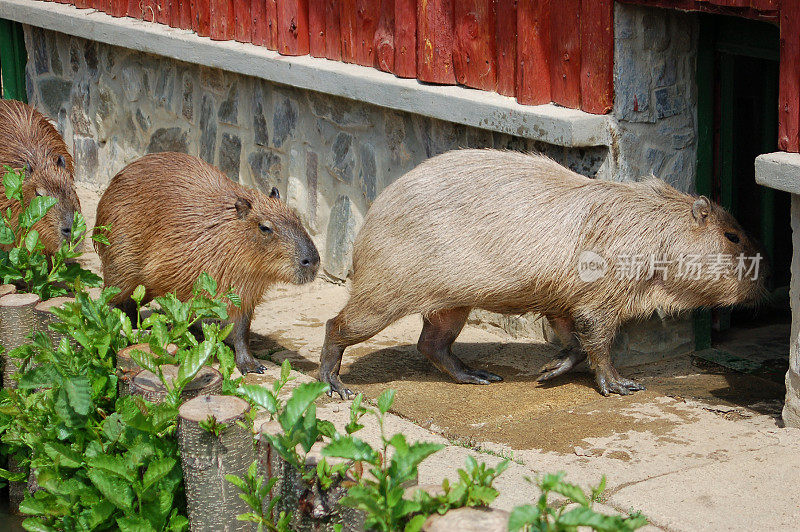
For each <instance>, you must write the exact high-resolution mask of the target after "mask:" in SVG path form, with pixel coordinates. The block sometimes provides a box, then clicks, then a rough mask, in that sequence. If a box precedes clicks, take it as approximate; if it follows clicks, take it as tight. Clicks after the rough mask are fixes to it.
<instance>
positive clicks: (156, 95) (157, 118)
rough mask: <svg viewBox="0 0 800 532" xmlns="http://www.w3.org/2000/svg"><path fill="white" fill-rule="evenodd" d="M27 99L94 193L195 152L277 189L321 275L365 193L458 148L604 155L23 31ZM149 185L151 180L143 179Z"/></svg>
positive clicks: (354, 224)
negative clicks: (159, 156)
mask: <svg viewBox="0 0 800 532" xmlns="http://www.w3.org/2000/svg"><path fill="white" fill-rule="evenodd" d="M25 35H26V46H27V48H28V56H29V59H30V60H29V64H28V71H27V74H28V93H29V94H28V99H29V101H30V102H31V103H32V104H33V105H35V106H36V107H38V108H39V109H41V110H42V111H44V112H45V113H47V114H48V115H49V116H50V117H51V118H53V119H54V120H56V121H57V124H58V129H59V131H60V132H61V133H62V134H63V135H64V137H65V139H66V141H67V145H68V146H70V147H71V149H72V150H73V153H74V155H75V160H76V172H77V176H76V178H77V179H78V180H80V181H83V182H89V183H91V184H92V185H94V186H95V187H96V188H97V189H98V190H102V189H104V188H105V185H106V184H107V183H108V181H109V180H110V179H111V177H113V176H114V175H115V174H116V173H117V172H118V171H119V170H121V169H122V168H123V167H124V166H125V165H126V164H128V163H130V162H131V161H133V160H134V159H136V158H138V157H140V156H142V155H144V154H146V153H149V152H158V151H180V152H186V153H190V154H192V155H198V156H200V157H202V158H203V159H205V160H206V161H208V162H210V163H212V164H215V165H217V166H218V167H219V168H220V169H221V170H222V171H223V172H225V173H226V174H227V175H228V176H229V177H230V178H231V179H233V180H235V181H239V182H240V183H242V184H244V185H246V186H249V187H257V188H259V189H261V190H265V191H268V190H270V188H271V187H272V186H277V187H278V189H279V190H280V191H281V194H282V196H283V197H285V198H286V199H287V202H288V203H289V204H290V205H291V206H293V207H294V208H296V209H297V211H298V212H299V214H300V216H301V218H302V219H303V221H304V223H305V224H306V227H307V228H308V229H309V232H310V234H311V235H312V238H313V239H314V241H315V243H316V244H317V246H318V247H319V248H320V252H321V254H322V258H323V265H324V268H325V271H326V273H327V274H328V275H330V276H331V277H334V278H337V279H344V278H345V277H346V276H347V273H348V270H349V269H350V249H351V244H352V241H353V238H354V237H355V234H356V232H357V230H358V228H359V226H360V223H361V221H362V219H363V216H364V214H365V213H366V211H367V209H368V208H369V205H370V203H371V202H372V201H373V200H374V198H375V196H376V195H377V194H378V193H379V192H380V191H381V190H382V189H383V188H384V187H386V186H387V185H388V184H389V183H391V182H392V181H394V180H395V179H397V178H398V177H399V176H400V175H402V174H404V173H405V172H407V171H408V170H410V169H411V168H413V167H414V166H416V165H417V164H419V163H420V162H422V161H423V160H425V159H427V158H428V157H431V156H433V155H436V154H439V153H442V152H444V151H447V150H450V149H454V148H459V147H495V148H504V149H514V150H538V151H542V152H545V153H547V154H548V155H550V156H551V157H553V158H554V159H556V160H558V161H560V162H562V163H564V164H567V165H569V166H570V167H571V168H573V169H574V170H576V171H578V172H580V173H583V174H585V175H588V176H592V177H596V176H597V174H598V172H600V171H601V168H603V169H606V168H608V166H609V165H608V164H605V163H606V159H607V157H608V152H609V150H608V149H606V148H604V147H598V148H587V149H566V148H563V147H559V146H553V145H548V144H542V143H539V142H534V141H531V140H528V139H523V138H518V137H512V136H509V135H506V134H501V133H496V132H492V131H487V130H481V129H475V128H470V127H466V126H461V125H458V124H453V123H450V122H443V121H440V120H435V119H430V118H427V117H423V116H419V115H412V114H408V113H401V112H395V111H392V110H388V109H384V108H380V107H377V106H373V105H368V104H363V103H360V102H356V101H352V100H347V99H343V98H338V97H333V96H329V95H325V94H321V93H316V92H311V91H306V90H299V89H295V88H293V87H289V86H283V85H278V84H275V83H270V82H267V81H263V80H259V79H255V78H250V77H246V76H242V75H238V74H232V73H229V72H224V71H222V70H218V69H211V68H206V67H202V66H198V65H194V64H188V63H182V62H179V61H175V60H171V59H168V58H164V57H159V56H154V55H149V54H145V53H140V52H136V51H132V50H128V49H124V48H118V47H113V46H109V45H104V44H100V43H97V42H94V41H88V40H84V39H80V38H77V37H71V36H68V35H64V34H60V33H56V32H52V31H46V30H42V29H39V28H31V27H26V29H25ZM153 186H157V183H153Z"/></svg>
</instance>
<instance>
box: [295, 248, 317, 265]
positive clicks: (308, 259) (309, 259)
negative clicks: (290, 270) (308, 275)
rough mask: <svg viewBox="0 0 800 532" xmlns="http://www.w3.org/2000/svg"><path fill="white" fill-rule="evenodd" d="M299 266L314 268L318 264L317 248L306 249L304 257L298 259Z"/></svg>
mask: <svg viewBox="0 0 800 532" xmlns="http://www.w3.org/2000/svg"><path fill="white" fill-rule="evenodd" d="M300 266H302V267H303V268H308V269H313V270H316V269H317V267H318V266H319V252H318V251H317V248H315V247H312V248H311V249H309V250H307V251H306V255H305V257H303V258H302V259H300Z"/></svg>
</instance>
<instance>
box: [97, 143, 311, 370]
mask: <svg viewBox="0 0 800 532" xmlns="http://www.w3.org/2000/svg"><path fill="white" fill-rule="evenodd" d="M97 224H98V225H110V226H111V229H110V232H109V233H108V239H109V242H110V245H108V246H105V245H102V244H98V243H95V247H96V249H97V253H98V254H99V255H100V259H101V261H102V266H103V277H104V281H105V284H106V286H117V287H119V288H121V289H122V291H121V292H120V293H119V294H118V295H117V296H116V297H115V298H114V299H113V300H112V303H113V304H117V305H120V304H121V305H126V304H129V303H130V300H129V298H130V296H131V294H132V293H133V290H134V289H135V288H136V287H137V286H138V285H144V287H145V288H146V293H145V300H146V301H150V300H151V299H153V298H154V297H157V296H163V295H164V294H166V293H168V292H174V293H175V295H176V296H177V297H178V299H181V300H186V299H188V298H190V297H191V295H192V286H193V284H194V282H195V281H196V280H197V278H198V276H199V275H200V274H201V273H202V272H207V273H208V274H209V275H211V276H212V277H213V278H214V279H215V280H216V281H217V283H218V286H219V289H220V290H221V291H224V290H227V289H228V288H229V287H231V288H233V290H234V291H235V292H236V293H237V294H238V295H239V297H240V298H241V307H239V308H237V307H235V306H233V305H229V307H228V312H229V317H230V319H231V321H232V322H233V323H234V329H233V333H232V338H233V345H234V348H235V351H236V365H237V367H238V368H239V370H240V371H241V372H242V373H247V372H257V373H261V372H263V370H264V366H262V365H260V364H258V362H257V361H256V360H255V358H253V356H252V354H251V353H250V348H249V338H250V320H251V318H252V316H253V310H254V309H255V307H256V305H258V303H259V302H260V301H261V298H262V297H263V295H264V292H265V291H266V289H267V288H269V286H271V285H272V284H274V283H280V282H284V283H295V284H303V283H308V282H310V281H312V280H313V279H314V278H315V277H316V274H317V269H318V268H319V253H318V252H317V248H316V247H315V246H314V243H313V242H312V241H311V238H310V237H309V236H308V233H306V231H305V229H303V226H302V224H301V223H300V219H299V218H298V217H297V215H296V214H295V213H294V212H293V211H292V210H291V209H289V208H288V207H287V206H286V205H285V204H283V203H282V202H281V201H280V198H279V195H278V190H277V189H275V188H273V189H272V193H271V194H270V195H269V196H267V195H265V194H262V193H261V192H258V191H256V190H252V189H247V188H244V187H242V186H240V185H238V184H237V183H234V182H233V181H231V180H230V179H228V178H227V177H226V176H225V175H224V174H223V173H222V172H220V171H219V170H218V169H216V168H215V167H213V166H211V165H210V164H208V163H206V162H205V161H203V160H201V159H198V158H197V157H192V156H190V155H185V154H182V153H156V154H151V155H146V156H144V157H142V158H141V159H139V160H137V161H134V162H133V163H131V164H129V165H128V166H126V167H125V168H124V169H123V170H122V171H121V172H120V173H118V174H117V175H116V176H114V178H113V179H112V180H111V183H110V184H109V186H108V189H107V190H106V191H105V192H104V193H103V196H102V198H100V202H99V203H98V205H97Z"/></svg>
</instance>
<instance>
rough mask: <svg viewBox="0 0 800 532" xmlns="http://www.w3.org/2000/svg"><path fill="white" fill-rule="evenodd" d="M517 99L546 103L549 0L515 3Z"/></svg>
mask: <svg viewBox="0 0 800 532" xmlns="http://www.w3.org/2000/svg"><path fill="white" fill-rule="evenodd" d="M517 101H518V102H519V103H521V104H526V105H539V104H543V103H550V0H541V1H538V0H519V3H518V4H517Z"/></svg>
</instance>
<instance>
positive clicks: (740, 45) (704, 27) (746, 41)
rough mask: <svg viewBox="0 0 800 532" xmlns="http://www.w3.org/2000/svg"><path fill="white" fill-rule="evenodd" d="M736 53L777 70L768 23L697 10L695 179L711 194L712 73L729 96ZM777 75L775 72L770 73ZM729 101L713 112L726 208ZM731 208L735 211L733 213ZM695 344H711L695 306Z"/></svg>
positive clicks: (772, 124) (767, 215)
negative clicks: (715, 113)
mask: <svg viewBox="0 0 800 532" xmlns="http://www.w3.org/2000/svg"><path fill="white" fill-rule="evenodd" d="M737 56H745V57H755V58H759V59H766V60H769V61H770V62H771V63H774V68H775V69H776V70H777V65H778V59H779V48H778V40H777V39H776V35H775V31H774V28H770V27H769V26H767V25H765V24H763V23H753V22H752V21H749V20H745V19H738V18H734V17H724V16H717V15H706V14H701V15H700V35H699V39H698V50H697V91H698V94H697V119H698V120H697V122H698V132H697V179H696V183H695V189H696V191H697V193H698V194H702V195H704V196H709V197H710V196H711V195H712V193H713V182H712V180H713V175H714V76H715V72H718V73H719V76H720V99H721V101H722V102H732V100H733V88H734V85H733V72H734V71H733V67H734V61H735V58H736V57H737ZM775 79H777V77H776V78H775ZM772 89H774V87H769V86H767V84H764V106H763V112H764V117H765V119H766V120H765V126H764V138H763V139H762V143H761V144H762V145H761V150H762V152H763V153H768V152H772V151H775V148H776V147H775V146H774V145H773V144H774V143H773V140H772V139H774V136H775V134H776V132H777V127H778V126H777V106H778V102H777V99H776V97H775V96H774V90H772ZM733 131H734V118H733V105H721V106H720V115H719V160H718V163H719V172H720V182H721V185H722V194H721V197H720V198H719V199H720V203H721V204H722V206H723V207H724V208H725V209H728V210H732V209H733V207H734V206H735V205H736V187H735V186H734V183H733V171H734V168H733V150H732V145H733ZM773 205H774V193H773V191H771V190H770V191H769V192H766V193H765V194H763V195H762V197H761V206H762V209H761V213H762V220H761V234H760V235H759V236H760V237H761V241H762V243H763V245H764V246H765V248H766V249H767V251H768V252H771V251H772V249H773V247H774V242H773V229H774V228H773V222H772V217H771V214H772V212H773ZM733 214H734V215H735V214H736V213H735V212H734V213H733ZM694 333H695V349H696V350H698V351H701V350H703V349H708V348H710V347H711V312H710V311H708V310H700V311H697V312H695V315H694Z"/></svg>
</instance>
